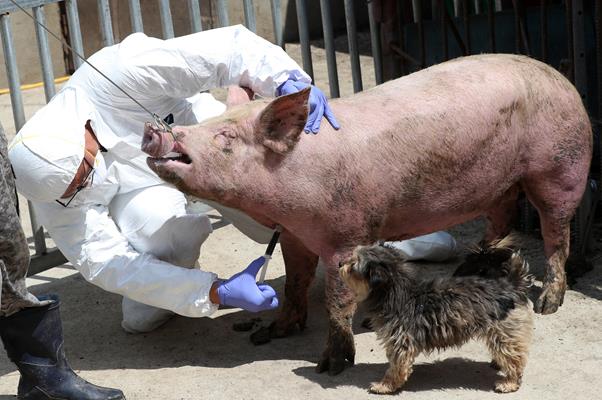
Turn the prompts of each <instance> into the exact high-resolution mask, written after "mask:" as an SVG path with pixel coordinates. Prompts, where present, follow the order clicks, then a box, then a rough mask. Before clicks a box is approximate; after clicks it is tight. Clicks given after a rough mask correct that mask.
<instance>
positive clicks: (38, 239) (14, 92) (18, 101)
mask: <svg viewBox="0 0 602 400" xmlns="http://www.w3.org/2000/svg"><path fill="white" fill-rule="evenodd" d="M0 25H1V26H2V50H3V51H4V63H5V65H6V74H7V77H8V86H9V88H10V102H11V105H12V107H11V108H12V110H13V119H14V121H15V130H16V131H17V132H18V131H19V130H21V128H22V127H23V125H25V111H24V109H23V97H22V95H21V80H20V79H19V70H18V66H17V56H16V53H15V48H14V45H13V35H12V29H11V25H10V16H9V15H8V14H2V15H0ZM28 205H29V211H30V213H31V211H33V208H32V206H31V203H29V202H28ZM30 215H31V226H32V229H33V233H34V235H33V236H34V242H35V248H36V253H38V254H41V253H43V252H45V251H46V242H45V240H44V232H43V229H42V228H41V227H40V226H39V225H38V223H37V221H36V219H35V214H33V213H32V214H30Z"/></svg>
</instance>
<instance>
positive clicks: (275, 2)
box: [271, 0, 332, 95]
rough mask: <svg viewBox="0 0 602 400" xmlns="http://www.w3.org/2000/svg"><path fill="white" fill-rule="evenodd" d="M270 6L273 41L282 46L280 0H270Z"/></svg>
mask: <svg viewBox="0 0 602 400" xmlns="http://www.w3.org/2000/svg"><path fill="white" fill-rule="evenodd" d="M320 1H322V0H320ZM271 6H272V25H273V26H274V41H275V43H276V44H277V45H278V46H280V47H284V39H283V36H282V9H281V8H280V0H271ZM322 20H324V16H322ZM331 95H332V91H331Z"/></svg>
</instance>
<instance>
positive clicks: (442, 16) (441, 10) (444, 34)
mask: <svg viewBox="0 0 602 400" xmlns="http://www.w3.org/2000/svg"><path fill="white" fill-rule="evenodd" d="M439 15H440V20H441V43H442V46H443V60H444V61H447V60H448V59H449V46H448V43H447V18H446V15H447V8H446V7H445V3H444V1H443V0H439Z"/></svg>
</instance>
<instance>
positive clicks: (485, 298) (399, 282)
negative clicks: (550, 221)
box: [339, 239, 533, 394]
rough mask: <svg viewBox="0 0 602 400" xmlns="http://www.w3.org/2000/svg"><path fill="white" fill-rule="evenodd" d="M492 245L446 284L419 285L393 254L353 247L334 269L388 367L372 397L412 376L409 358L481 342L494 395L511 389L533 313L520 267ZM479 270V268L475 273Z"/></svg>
mask: <svg viewBox="0 0 602 400" xmlns="http://www.w3.org/2000/svg"><path fill="white" fill-rule="evenodd" d="M510 242H511V239H504V240H502V241H499V242H494V243H492V244H490V245H489V246H487V247H486V248H484V249H479V250H476V251H474V252H473V254H472V255H471V256H469V257H468V258H467V260H466V262H465V263H464V264H463V265H461V266H460V268H458V271H457V273H458V275H464V276H454V277H450V278H436V279H425V278H421V277H420V275H421V273H420V272H419V271H418V270H416V269H415V267H412V266H410V265H408V264H406V260H405V258H404V257H403V255H402V254H401V253H399V252H398V251H397V250H395V249H392V248H388V247H384V246H382V245H374V246H359V247H357V248H356V249H355V251H354V252H353V256H352V257H351V258H350V259H349V260H348V261H347V262H344V263H341V266H340V267H341V268H340V270H339V273H340V275H341V277H342V279H343V281H344V282H345V283H346V284H347V285H348V286H349V287H350V288H351V289H352V290H353V292H354V294H355V296H356V299H357V301H358V302H361V301H364V302H365V304H366V305H367V309H368V312H369V314H370V318H371V322H372V326H373V328H374V330H375V331H376V334H377V337H378V339H379V340H380V341H381V342H382V343H383V345H384V347H385V349H386V354H387V358H388V360H389V368H388V370H387V372H386V373H385V376H384V377H383V378H382V380H381V381H380V382H378V383H373V384H372V386H371V387H370V391H371V392H373V393H380V394H390V393H394V392H395V391H397V390H399V389H400V388H401V387H402V385H403V384H404V383H405V382H406V380H407V379H408V377H409V376H410V374H411V373H412V365H413V363H414V359H415V358H416V357H417V356H418V355H419V354H420V353H422V352H425V353H430V352H432V351H433V350H441V349H445V348H448V347H455V346H461V345H462V344H464V343H466V342H467V341H468V340H470V339H473V338H475V339H476V338H482V339H484V340H485V342H486V343H487V347H488V348H489V351H490V352H491V355H492V358H493V363H492V365H493V366H495V367H497V368H499V369H500V370H501V372H502V373H503V374H504V378H503V379H501V380H499V381H497V382H496V383H495V390H496V391H498V392H504V393H506V392H514V391H516V390H518V388H519V387H520V383H521V377H522V374H523V370H524V368H525V364H526V363H527V354H528V350H529V344H530V342H531V333H532V329H533V311H532V309H531V304H530V301H529V299H528V297H527V291H528V287H529V286H530V285H531V277H530V275H528V266H527V263H526V262H525V261H524V260H523V258H522V257H521V256H520V254H518V253H515V252H513V251H512V250H511V249H510V248H509V247H508V244H509V243H510ZM479 265H480V267H479Z"/></svg>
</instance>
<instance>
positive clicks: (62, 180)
mask: <svg viewBox="0 0 602 400" xmlns="http://www.w3.org/2000/svg"><path fill="white" fill-rule="evenodd" d="M93 115H94V108H93V106H92V104H91V103H90V101H89V99H88V98H87V96H86V95H85V93H84V92H83V91H80V90H76V87H65V88H64V89H63V90H61V92H59V94H57V95H56V96H55V97H54V98H53V99H52V100H51V101H50V102H49V103H48V104H47V105H46V107H44V108H42V109H41V110H40V111H38V112H37V113H36V114H35V115H34V116H33V117H32V118H31V119H30V120H29V121H28V122H27V123H26V124H25V126H23V128H22V129H21V130H20V131H19V133H18V134H17V136H15V138H14V139H13V141H12V142H11V143H10V145H9V147H8V157H9V159H10V162H11V164H12V166H13V169H14V171H15V178H16V179H15V183H16V185H17V190H18V191H19V192H21V193H22V194H23V195H24V196H25V197H27V198H28V199H30V200H34V201H39V202H51V201H54V200H57V199H60V197H61V195H62V194H63V193H64V192H65V190H66V189H67V186H69V184H70V183H71V181H72V180H73V177H74V176H75V173H76V172H77V169H78V168H79V166H80V164H81V162H82V160H83V157H84V151H85V125H86V121H88V120H89V119H91V118H92V116H93Z"/></svg>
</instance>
